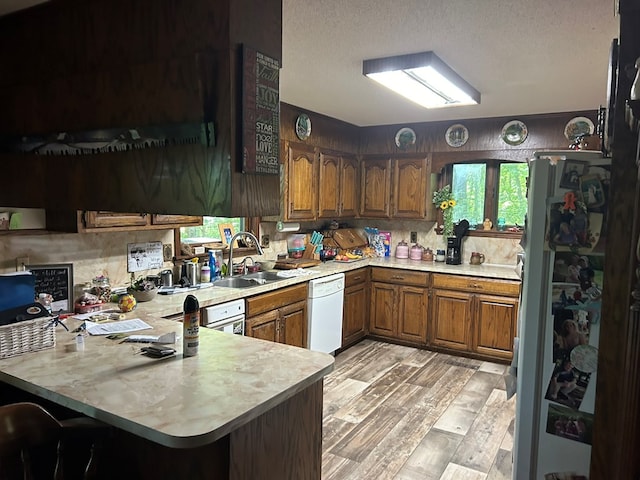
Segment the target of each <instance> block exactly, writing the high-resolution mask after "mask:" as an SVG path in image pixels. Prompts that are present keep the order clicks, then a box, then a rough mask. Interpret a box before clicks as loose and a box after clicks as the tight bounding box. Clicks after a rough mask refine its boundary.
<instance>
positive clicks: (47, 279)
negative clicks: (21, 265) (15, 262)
mask: <svg viewBox="0 0 640 480" xmlns="http://www.w3.org/2000/svg"><path fill="white" fill-rule="evenodd" d="M27 270H29V271H30V272H31V273H32V274H33V276H34V277H35V294H36V298H37V297H38V294H40V293H48V294H49V295H51V296H52V297H53V303H52V304H51V310H52V311H53V312H54V313H57V312H59V311H60V310H62V311H63V312H73V264H72V263H58V264H51V265H28V266H27Z"/></svg>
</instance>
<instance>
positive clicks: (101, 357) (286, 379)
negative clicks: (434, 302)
mask: <svg viewBox="0 0 640 480" xmlns="http://www.w3.org/2000/svg"><path fill="white" fill-rule="evenodd" d="M127 317H128V318H141V319H142V320H144V321H145V322H147V323H148V324H150V325H152V326H153V330H144V331H141V332H139V333H143V334H145V333H146V334H152V335H160V334H163V333H167V332H172V331H175V332H177V334H178V336H180V337H181V336H182V324H181V323H179V322H175V321H172V320H167V319H158V318H154V317H151V316H149V315H144V314H142V315H141V314H139V313H136V312H135V311H134V312H131V313H129V314H127ZM67 322H68V324H69V326H70V328H71V329H72V328H73V326H74V322H77V321H76V320H72V319H69V320H67ZM77 324H79V322H77ZM57 328H58V330H56V336H57V338H56V342H57V344H56V346H55V348H50V349H46V350H42V351H39V352H33V353H29V354H25V355H19V356H16V357H11V358H5V359H2V360H0V381H2V382H5V383H7V384H10V385H13V386H14V387H17V388H19V389H21V390H24V391H27V392H29V393H32V394H35V395H37V396H39V397H41V398H44V399H47V400H50V401H53V402H55V403H57V404H59V405H62V406H64V407H67V408H70V409H72V410H75V411H77V412H80V413H83V414H85V415H87V416H90V417H93V418H96V419H98V420H101V421H103V422H105V423H107V424H110V425H113V426H115V427H117V428H120V429H122V430H125V431H128V432H130V433H133V434H135V435H137V436H139V437H142V438H146V439H148V440H150V441H153V442H155V443H159V444H161V445H165V446H168V447H173V448H192V447H197V446H201V445H206V444H210V443H212V442H214V441H216V440H218V439H220V438H222V437H223V436H225V435H227V434H229V433H230V432H231V431H233V430H235V429H236V428H238V427H240V426H241V425H244V424H246V423H247V422H250V421H251V420H253V419H255V418H257V417H258V416H260V415H261V414H263V413H265V412H266V411H268V410H270V409H272V408H274V407H275V406H277V405H279V404H280V403H282V402H283V401H285V400H287V399H288V398H290V397H292V396H294V395H296V394H297V393H299V392H301V391H302V390H303V389H305V388H307V387H308V386H310V385H312V384H314V383H315V382H318V381H319V380H321V379H322V378H323V377H324V376H325V375H326V374H327V373H329V372H330V371H331V370H332V369H333V364H334V359H333V357H332V356H331V355H328V354H325V353H319V352H313V351H310V350H306V349H302V348H297V347H291V346H287V345H283V344H279V343H275V342H267V341H262V340H258V339H254V338H249V337H243V336H240V335H229V334H226V333H222V332H218V331H214V330H209V329H206V328H201V329H200V347H199V354H198V355H197V356H194V357H187V358H183V356H182V353H181V352H182V343H181V340H179V341H178V342H177V343H176V345H173V346H174V348H175V349H176V350H177V351H178V353H177V354H176V355H175V356H172V357H167V358H162V359H153V358H149V357H147V356H145V355H141V354H140V353H139V351H140V347H141V346H142V345H141V344H139V343H119V341H117V340H109V339H107V338H106V337H103V336H89V335H87V336H85V349H84V351H77V352H70V351H67V350H68V346H69V345H72V344H74V343H75V342H74V339H75V335H76V334H74V333H69V332H66V331H65V330H63V329H62V327H57Z"/></svg>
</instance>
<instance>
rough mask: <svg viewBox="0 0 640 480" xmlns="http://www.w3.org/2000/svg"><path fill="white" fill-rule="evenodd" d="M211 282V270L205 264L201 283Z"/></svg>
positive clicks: (201, 272) (201, 273)
mask: <svg viewBox="0 0 640 480" xmlns="http://www.w3.org/2000/svg"><path fill="white" fill-rule="evenodd" d="M210 281H211V268H210V267H209V265H208V264H207V262H205V263H204V264H203V265H202V268H201V269H200V283H209V282H210Z"/></svg>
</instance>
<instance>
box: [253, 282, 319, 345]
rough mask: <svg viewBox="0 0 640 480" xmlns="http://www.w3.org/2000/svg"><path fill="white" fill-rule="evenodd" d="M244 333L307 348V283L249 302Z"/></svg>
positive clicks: (270, 293)
mask: <svg viewBox="0 0 640 480" xmlns="http://www.w3.org/2000/svg"><path fill="white" fill-rule="evenodd" d="M246 315H247V319H246V322H245V334H246V335H247V336H249V337H254V338H260V339H262V340H270V341H272V342H279V343H285V344H287V345H293V346H296V347H302V348H306V347H307V284H306V283H304V284H300V285H294V286H291V287H285V288H281V289H278V290H274V291H272V292H269V293H264V294H262V295H256V296H254V297H249V298H247V300H246Z"/></svg>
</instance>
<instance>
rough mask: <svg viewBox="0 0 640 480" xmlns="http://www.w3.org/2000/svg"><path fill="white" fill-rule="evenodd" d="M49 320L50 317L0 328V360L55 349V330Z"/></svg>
mask: <svg viewBox="0 0 640 480" xmlns="http://www.w3.org/2000/svg"><path fill="white" fill-rule="evenodd" d="M51 320H52V318H51V317H43V318H36V319H34V320H25V321H24V322H17V323H12V324H11V325H3V326H1V327H0V358H7V357H15V356H16V355H21V354H23V353H29V352H36V351H38V350H44V349H45V348H52V347H55V345H56V328H55V326H54V325H52V324H51Z"/></svg>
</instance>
